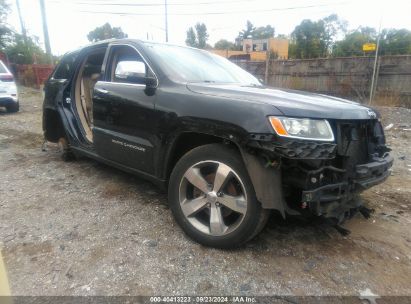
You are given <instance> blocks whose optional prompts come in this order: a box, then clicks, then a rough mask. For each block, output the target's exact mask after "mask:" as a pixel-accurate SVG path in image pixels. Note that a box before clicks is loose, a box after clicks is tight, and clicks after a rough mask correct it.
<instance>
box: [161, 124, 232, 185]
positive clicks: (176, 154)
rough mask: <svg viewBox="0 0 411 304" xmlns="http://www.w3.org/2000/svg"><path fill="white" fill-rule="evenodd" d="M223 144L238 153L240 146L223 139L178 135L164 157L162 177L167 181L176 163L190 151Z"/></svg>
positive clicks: (213, 136)
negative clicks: (209, 145)
mask: <svg viewBox="0 0 411 304" xmlns="http://www.w3.org/2000/svg"><path fill="white" fill-rule="evenodd" d="M218 143H220V144H225V145H227V146H229V147H232V148H233V149H236V150H237V151H238V152H239V153H240V146H239V144H238V143H235V142H234V141H232V140H229V139H227V138H225V137H221V136H217V135H212V134H207V133H201V132H196V131H187V132H182V133H180V134H179V135H178V136H177V137H176V138H175V139H174V140H173V142H172V145H171V146H170V148H169V149H168V152H167V155H166V161H165V164H166V165H165V166H164V168H163V171H164V172H163V176H165V178H166V179H167V180H168V179H169V177H170V175H171V172H172V171H173V168H174V167H175V165H176V164H177V162H178V161H179V160H180V159H181V157H183V156H184V155H185V154H186V153H187V152H189V151H190V150H192V149H194V148H197V147H200V146H204V145H208V144H218Z"/></svg>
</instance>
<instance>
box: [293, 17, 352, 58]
mask: <svg viewBox="0 0 411 304" xmlns="http://www.w3.org/2000/svg"><path fill="white" fill-rule="evenodd" d="M346 29H347V21H345V20H341V19H339V18H338V16H337V15H335V14H333V15H330V16H328V17H325V18H323V19H320V20H318V21H312V20H308V19H306V20H303V21H302V22H301V23H300V24H299V25H297V26H296V27H295V29H294V31H293V32H292V34H291V40H292V41H291V43H290V48H289V54H290V57H292V58H317V57H327V56H328V55H330V54H331V52H332V49H333V45H334V43H335V41H336V39H337V38H338V36H340V35H343V34H345V33H346Z"/></svg>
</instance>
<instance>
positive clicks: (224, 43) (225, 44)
mask: <svg viewBox="0 0 411 304" xmlns="http://www.w3.org/2000/svg"><path fill="white" fill-rule="evenodd" d="M214 48H215V49H217V50H234V49H235V45H234V43H232V42H231V41H228V40H226V39H221V40H218V41H217V42H216V43H215V44H214Z"/></svg>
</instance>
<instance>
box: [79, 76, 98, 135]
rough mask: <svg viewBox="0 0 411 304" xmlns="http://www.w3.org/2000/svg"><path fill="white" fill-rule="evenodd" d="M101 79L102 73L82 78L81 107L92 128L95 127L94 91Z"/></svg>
mask: <svg viewBox="0 0 411 304" xmlns="http://www.w3.org/2000/svg"><path fill="white" fill-rule="evenodd" d="M99 77H100V73H93V74H91V75H85V76H83V77H82V79H81V83H80V92H81V105H82V108H83V112H84V116H85V117H86V120H87V123H88V125H89V126H90V127H92V126H93V90H94V86H95V85H96V82H97V81H98V78H99Z"/></svg>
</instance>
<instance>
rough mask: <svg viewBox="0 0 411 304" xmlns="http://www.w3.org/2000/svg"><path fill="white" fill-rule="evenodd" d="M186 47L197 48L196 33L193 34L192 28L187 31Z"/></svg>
mask: <svg viewBox="0 0 411 304" xmlns="http://www.w3.org/2000/svg"><path fill="white" fill-rule="evenodd" d="M186 45H188V46H192V47H197V46H198V45H197V38H196V33H195V31H194V29H193V27H192V26H191V27H190V28H189V29H188V30H187V38H186Z"/></svg>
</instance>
